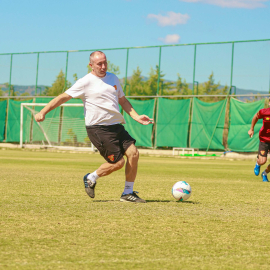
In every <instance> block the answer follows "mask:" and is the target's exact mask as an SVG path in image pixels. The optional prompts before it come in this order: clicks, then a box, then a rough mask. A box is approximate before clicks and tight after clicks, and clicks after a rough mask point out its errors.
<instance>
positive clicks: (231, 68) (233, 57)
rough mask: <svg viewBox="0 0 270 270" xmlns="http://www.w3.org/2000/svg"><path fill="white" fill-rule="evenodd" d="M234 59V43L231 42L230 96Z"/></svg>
mask: <svg viewBox="0 0 270 270" xmlns="http://www.w3.org/2000/svg"><path fill="white" fill-rule="evenodd" d="M233 58H234V42H232V60H231V79H230V95H231V94H232V81H233V60H234V59H233Z"/></svg>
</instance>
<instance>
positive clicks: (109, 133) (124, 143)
mask: <svg viewBox="0 0 270 270" xmlns="http://www.w3.org/2000/svg"><path fill="white" fill-rule="evenodd" d="M86 131H87V134H88V137H89V139H90V141H91V143H93V145H94V146H95V147H96V148H97V149H98V151H99V152H100V155H101V156H103V157H104V158H105V160H106V161H107V162H109V163H116V162H118V161H119V160H120V159H121V158H122V157H123V155H124V154H125V152H126V150H127V149H128V148H129V146H130V145H131V144H135V142H136V140H135V139H133V138H132V137H131V136H130V135H129V134H128V132H127V131H126V130H125V128H124V127H123V126H122V125H121V124H116V125H111V126H101V125H94V126H86Z"/></svg>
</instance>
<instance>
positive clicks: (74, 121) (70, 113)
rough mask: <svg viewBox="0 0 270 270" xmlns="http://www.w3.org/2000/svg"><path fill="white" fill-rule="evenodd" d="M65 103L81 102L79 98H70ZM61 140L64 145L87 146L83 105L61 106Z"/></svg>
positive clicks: (88, 142)
mask: <svg viewBox="0 0 270 270" xmlns="http://www.w3.org/2000/svg"><path fill="white" fill-rule="evenodd" d="M67 103H81V104H83V102H82V100H81V99H71V100H69V101H68V102H67ZM62 116H63V118H62V130H61V142H62V144H64V145H72V146H73V145H75V146H89V145H90V141H89V139H88V136H87V132H86V128H85V120H84V107H83V106H82V107H63V114H62Z"/></svg>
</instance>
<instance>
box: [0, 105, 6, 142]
mask: <svg viewBox="0 0 270 270" xmlns="http://www.w3.org/2000/svg"><path fill="white" fill-rule="evenodd" d="M6 111H7V101H6V100H4V101H0V142H2V141H3V140H4V138H5V124H6Z"/></svg>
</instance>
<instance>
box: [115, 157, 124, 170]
mask: <svg viewBox="0 0 270 270" xmlns="http://www.w3.org/2000/svg"><path fill="white" fill-rule="evenodd" d="M113 165H114V167H115V170H120V169H122V168H123V167H124V165H125V159H124V158H123V157H122V158H121V159H120V160H119V161H117V162H116V163H113Z"/></svg>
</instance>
